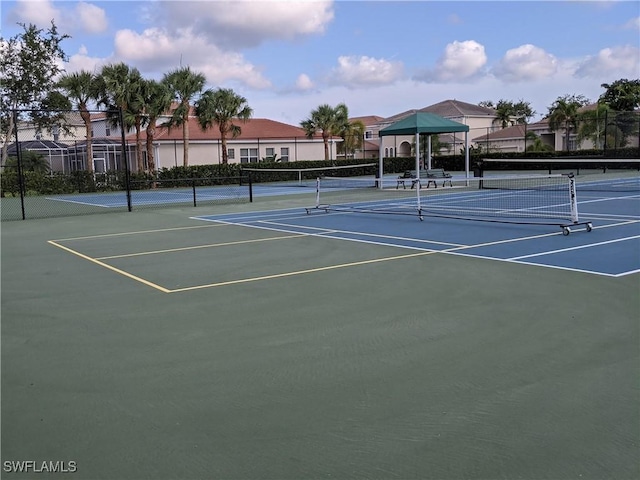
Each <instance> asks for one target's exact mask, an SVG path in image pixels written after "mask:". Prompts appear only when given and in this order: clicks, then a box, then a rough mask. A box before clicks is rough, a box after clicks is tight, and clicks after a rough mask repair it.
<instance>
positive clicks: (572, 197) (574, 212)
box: [567, 173, 580, 223]
mask: <svg viewBox="0 0 640 480" xmlns="http://www.w3.org/2000/svg"><path fill="white" fill-rule="evenodd" d="M567 177H568V178H569V204H570V207H571V221H572V222H573V223H578V222H579V221H580V220H579V218H578V197H577V195H576V180H575V178H574V176H573V173H569V174H568V175H567Z"/></svg>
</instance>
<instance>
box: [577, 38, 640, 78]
mask: <svg viewBox="0 0 640 480" xmlns="http://www.w3.org/2000/svg"><path fill="white" fill-rule="evenodd" d="M603 72H606V74H607V76H608V77H633V78H638V77H640V48H638V47H634V46H632V45H624V46H618V47H611V48H604V49H602V50H600V52H598V54H597V55H594V56H590V57H587V59H586V60H584V62H582V64H581V65H580V66H579V67H578V68H577V70H576V73H575V75H576V76H577V77H594V78H599V77H601V76H602V74H603Z"/></svg>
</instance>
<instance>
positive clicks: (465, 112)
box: [419, 100, 496, 118]
mask: <svg viewBox="0 0 640 480" xmlns="http://www.w3.org/2000/svg"><path fill="white" fill-rule="evenodd" d="M419 111H420V112H428V113H434V114H436V115H440V116H441V117H445V118H447V117H460V116H466V117H473V116H484V117H491V116H494V115H495V114H496V111H495V110H494V109H493V108H486V107H481V106H480V105H474V104H472V103H466V102H461V101H460V100H444V101H442V102H439V103H434V104H433V105H429V106H428V107H424V108H421V109H420V110H419Z"/></svg>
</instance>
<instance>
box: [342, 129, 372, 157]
mask: <svg viewBox="0 0 640 480" xmlns="http://www.w3.org/2000/svg"><path fill="white" fill-rule="evenodd" d="M366 128H367V127H366V126H365V124H364V123H362V121H360V120H356V121H354V122H349V123H348V124H347V125H346V126H345V128H344V129H343V130H342V132H341V136H342V143H341V144H340V146H339V147H338V150H339V151H340V152H341V153H343V154H344V158H345V159H346V158H347V156H348V155H354V154H355V151H356V150H357V149H359V148H362V146H363V144H364V131H365V130H366Z"/></svg>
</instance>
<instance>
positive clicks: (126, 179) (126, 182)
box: [89, 108, 131, 211]
mask: <svg viewBox="0 0 640 480" xmlns="http://www.w3.org/2000/svg"><path fill="white" fill-rule="evenodd" d="M118 114H119V116H120V137H121V139H122V146H121V147H120V148H121V149H122V160H123V161H124V185H125V189H126V191H127V209H128V210H129V211H131V185H130V183H129V157H128V156H127V145H126V139H125V133H124V129H125V125H124V115H123V113H122V108H119V109H118ZM89 161H90V162H92V161H93V158H91V159H89Z"/></svg>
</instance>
